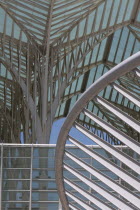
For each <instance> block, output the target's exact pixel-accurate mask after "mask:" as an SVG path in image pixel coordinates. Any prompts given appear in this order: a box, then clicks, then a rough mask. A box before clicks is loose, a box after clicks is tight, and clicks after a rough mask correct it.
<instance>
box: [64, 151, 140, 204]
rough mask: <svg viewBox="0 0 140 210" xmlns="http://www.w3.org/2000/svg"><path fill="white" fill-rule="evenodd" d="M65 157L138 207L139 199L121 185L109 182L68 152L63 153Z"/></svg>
mask: <svg viewBox="0 0 140 210" xmlns="http://www.w3.org/2000/svg"><path fill="white" fill-rule="evenodd" d="M65 154H66V156H67V157H69V158H70V159H71V160H73V161H74V162H76V163H77V164H79V165H80V166H81V167H83V168H84V169H85V170H86V171H88V172H89V173H91V174H92V175H93V176H96V177H97V178H98V179H100V180H101V181H102V182H103V183H105V184H106V185H108V186H109V187H110V188H112V189H113V190H114V191H116V192H117V193H119V194H120V195H121V196H122V197H124V198H125V199H126V200H128V201H130V202H131V203H132V204H133V205H134V206H136V207H138V208H139V206H140V199H139V197H137V196H136V195H134V194H133V193H131V192H130V191H128V190H126V189H125V188H124V187H122V186H121V185H119V184H117V183H115V182H114V181H113V180H111V179H110V178H109V177H107V176H105V175H103V174H102V173H100V172H99V171H97V170H96V169H95V168H93V167H91V166H89V165H88V164H86V163H84V162H83V161H81V160H80V159H78V158H76V157H74V155H71V154H70V153H68V152H65Z"/></svg>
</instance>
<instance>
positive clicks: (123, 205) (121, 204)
mask: <svg viewBox="0 0 140 210" xmlns="http://www.w3.org/2000/svg"><path fill="white" fill-rule="evenodd" d="M64 168H65V169H66V170H68V171H69V172H70V173H72V174H73V175H74V176H76V177H78V179H80V180H81V181H82V182H84V183H85V184H87V185H88V186H89V187H90V188H92V189H93V190H95V191H96V192H97V193H99V194H100V195H102V196H103V197H104V198H106V199H107V200H108V201H110V202H111V203H113V204H114V205H115V206H116V207H118V208H120V209H122V210H123V209H128V210H129V209H132V208H131V207H130V205H128V204H127V203H126V202H124V201H123V200H121V199H119V197H117V196H115V195H113V194H112V193H109V191H107V190H105V188H103V187H101V186H100V185H97V184H96V183H95V182H93V181H92V180H91V179H89V178H87V177H86V176H84V175H83V174H81V173H79V172H78V171H76V170H75V169H74V168H72V167H70V166H68V165H67V164H64Z"/></svg>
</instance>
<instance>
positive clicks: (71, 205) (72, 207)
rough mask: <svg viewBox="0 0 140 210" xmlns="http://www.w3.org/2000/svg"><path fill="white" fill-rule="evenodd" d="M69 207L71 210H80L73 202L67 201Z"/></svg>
mask: <svg viewBox="0 0 140 210" xmlns="http://www.w3.org/2000/svg"><path fill="white" fill-rule="evenodd" d="M69 207H70V208H71V209H72V210H80V209H79V208H77V207H76V206H74V205H73V204H71V203H69Z"/></svg>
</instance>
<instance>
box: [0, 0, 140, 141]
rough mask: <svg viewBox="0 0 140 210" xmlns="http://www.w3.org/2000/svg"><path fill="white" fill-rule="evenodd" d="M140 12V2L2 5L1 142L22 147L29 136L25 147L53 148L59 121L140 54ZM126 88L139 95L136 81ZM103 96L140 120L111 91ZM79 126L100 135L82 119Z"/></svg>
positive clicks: (6, 1) (6, 0)
mask: <svg viewBox="0 0 140 210" xmlns="http://www.w3.org/2000/svg"><path fill="white" fill-rule="evenodd" d="M139 6H140V1H139V0H133V1H131V0H123V1H122V0H81V1H79V0H70V1H66V0H46V1H44V0H34V1H33V0H28V1H27V0H22V1H20V0H0V17H1V18H0V109H1V110H0V115H1V117H0V141H1V142H5V143H21V139H22V138H21V135H23V141H24V143H48V142H49V138H50V132H51V128H52V123H53V122H54V120H55V119H58V118H60V117H66V116H67V114H68V112H69V110H70V109H71V107H72V106H73V104H74V103H75V101H76V100H77V99H78V97H79V96H80V94H81V93H83V92H84V91H85V90H86V89H87V87H88V86H89V85H90V84H92V83H93V82H94V81H95V80H96V79H97V78H99V77H100V76H101V75H103V74H104V73H105V72H107V71H108V70H109V69H110V68H112V66H115V65H116V64H118V63H120V62H121V61H123V60H124V59H125V58H128V57H129V56H131V55H132V54H134V53H135V52H137V51H139V49H140V42H139V41H140V37H139V34H140V7H139ZM137 72H139V70H138V69H137ZM119 82H120V84H121V85H122V86H123V87H126V86H128V84H129V89H130V91H133V92H134V94H136V95H139V79H138V77H136V76H135V74H133V73H130V74H127V76H126V77H125V78H123V79H121V80H120V81H119ZM134 87H135V88H134ZM103 97H104V98H105V99H107V100H108V101H112V102H113V103H114V104H115V105H116V106H118V107H120V108H121V109H125V110H126V111H128V112H129V113H130V114H132V115H135V116H138V118H139V110H137V109H136V107H135V106H134V107H130V104H129V102H128V101H127V100H124V99H123V98H122V99H120V98H119V97H118V95H116V96H115V98H114V96H113V93H112V91H111V90H110V91H109V90H104V94H103ZM94 106H95V105H94ZM92 107H93V106H92ZM96 109H97V112H98V111H101V110H99V109H101V108H99V107H98V105H96ZM102 112H103V113H104V114H105V115H106V117H108V118H109V120H110V122H112V123H113V122H114V120H113V118H111V116H110V115H109V114H108V113H107V112H106V113H105V111H104V110H103V109H102ZM79 122H81V123H82V124H87V126H88V127H90V128H92V129H93V130H94V131H95V132H96V131H98V129H99V128H98V127H97V126H96V125H93V124H92V122H90V121H87V120H86V119H85V118H83V117H82V116H80V117H79ZM116 126H118V127H119V123H118V124H117V122H116ZM123 129H124V130H125V131H126V132H129V133H130V134H129V135H130V136H131V135H135V138H136V140H138V141H139V135H138V134H137V133H135V132H134V131H133V130H130V129H128V127H127V126H126V125H124V126H123ZM101 132H104V131H103V130H102V131H100V133H101ZM114 141H115V140H114Z"/></svg>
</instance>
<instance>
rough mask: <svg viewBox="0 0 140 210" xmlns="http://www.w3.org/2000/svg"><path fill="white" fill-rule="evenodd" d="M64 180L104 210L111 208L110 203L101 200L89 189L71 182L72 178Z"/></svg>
mask: <svg viewBox="0 0 140 210" xmlns="http://www.w3.org/2000/svg"><path fill="white" fill-rule="evenodd" d="M64 182H65V183H67V184H68V185H69V186H71V187H72V188H73V189H75V190H76V191H77V192H79V193H80V194H81V195H83V196H84V197H85V198H87V199H88V200H89V201H91V202H92V203H94V204H95V205H96V206H98V207H99V208H101V209H104V210H111V209H112V208H110V207H109V206H108V205H106V204H105V203H104V202H103V201H101V200H99V199H98V198H96V197H95V196H93V195H91V194H90V193H88V192H87V191H85V190H83V189H82V188H81V187H79V186H78V185H77V184H75V183H73V182H71V181H70V180H68V179H66V178H64Z"/></svg>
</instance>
